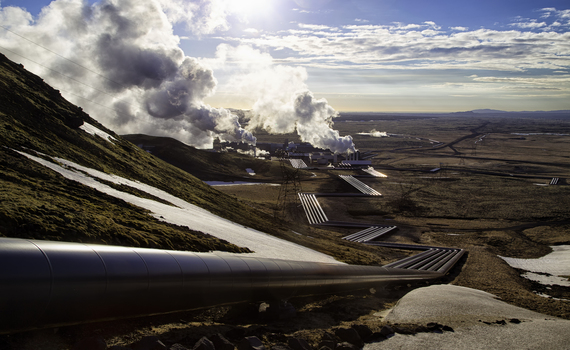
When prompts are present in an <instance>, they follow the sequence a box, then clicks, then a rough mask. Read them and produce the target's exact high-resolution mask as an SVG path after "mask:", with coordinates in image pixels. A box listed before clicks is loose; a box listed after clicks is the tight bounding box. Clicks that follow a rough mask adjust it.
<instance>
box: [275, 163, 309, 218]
mask: <svg viewBox="0 0 570 350" xmlns="http://www.w3.org/2000/svg"><path fill="white" fill-rule="evenodd" d="M279 163H280V166H281V175H282V181H281V186H280V187H279V197H278V198H277V207H276V209H275V212H274V217H281V218H283V219H285V218H289V219H296V218H298V216H299V212H300V208H301V200H300V199H299V193H300V192H302V191H303V189H302V188H301V177H300V174H299V169H298V168H294V167H292V166H291V164H290V162H289V159H287V158H285V157H284V156H283V155H281V158H280V159H279Z"/></svg>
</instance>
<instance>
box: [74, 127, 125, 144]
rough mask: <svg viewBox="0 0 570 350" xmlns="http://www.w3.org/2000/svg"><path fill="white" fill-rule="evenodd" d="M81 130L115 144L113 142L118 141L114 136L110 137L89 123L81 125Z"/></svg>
mask: <svg viewBox="0 0 570 350" xmlns="http://www.w3.org/2000/svg"><path fill="white" fill-rule="evenodd" d="M79 128H80V129H82V130H83V131H85V132H86V133H88V134H91V135H94V136H99V137H101V138H103V139H104V140H107V141H109V142H111V143H113V142H112V141H117V139H116V138H114V137H113V136H111V135H109V134H108V133H106V132H104V131H102V130H99V129H98V128H97V127H95V126H93V125H91V124H89V123H86V122H83V125H81V126H80V127H79Z"/></svg>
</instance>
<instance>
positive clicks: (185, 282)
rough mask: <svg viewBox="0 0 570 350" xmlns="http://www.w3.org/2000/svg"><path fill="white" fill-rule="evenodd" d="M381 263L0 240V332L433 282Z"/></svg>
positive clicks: (433, 274)
mask: <svg viewBox="0 0 570 350" xmlns="http://www.w3.org/2000/svg"><path fill="white" fill-rule="evenodd" d="M442 275H443V274H442V273H439V272H433V271H417V270H416V271H414V270H406V269H398V268H386V267H380V266H354V265H344V264H327V263H316V262H303V261H287V260H277V259H262V258H254V257H247V256H241V255H240V256H236V255H229V254H228V255H223V256H220V255H216V254H213V253H192V252H180V251H167V250H158V249H144V248H127V247H116V246H104V245H91V244H80V243H65V242H52V241H38V240H25V239H17V238H0V333H10V332H15V331H23V330H29V329H35V328H45V327H55V326H61V325H71V324H79V323H87V322H93V321H100V320H110V319H120V318H127V317H135V316H144V315H154V314H161V313H168V312H174V311H183V310H191V309H199V308H205V307H211V306H215V305H224V304H231V303H239V302H255V301H269V302H270V301H274V300H276V301H277V300H286V299H288V298H291V297H295V296H305V295H317V294H332V293H339V292H347V291H351V290H358V289H366V288H372V287H382V286H386V285H389V284H399V283H410V282H413V281H420V280H428V279H435V278H439V277H441V276H442Z"/></svg>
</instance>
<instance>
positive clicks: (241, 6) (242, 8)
mask: <svg viewBox="0 0 570 350" xmlns="http://www.w3.org/2000/svg"><path fill="white" fill-rule="evenodd" d="M272 2H273V1H272V0H237V1H236V0H233V1H231V2H230V4H231V6H230V9H231V11H232V12H234V13H236V14H239V15H242V16H245V17H250V16H256V15H262V14H264V13H267V12H268V10H269V9H270V8H271V4H272Z"/></svg>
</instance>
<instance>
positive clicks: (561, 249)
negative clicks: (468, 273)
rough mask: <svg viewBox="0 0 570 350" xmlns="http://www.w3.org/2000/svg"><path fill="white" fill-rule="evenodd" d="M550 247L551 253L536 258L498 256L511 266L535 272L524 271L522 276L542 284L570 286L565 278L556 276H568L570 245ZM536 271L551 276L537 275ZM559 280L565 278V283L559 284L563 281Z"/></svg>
mask: <svg viewBox="0 0 570 350" xmlns="http://www.w3.org/2000/svg"><path fill="white" fill-rule="evenodd" d="M551 248H552V250H553V251H552V253H550V254H547V255H545V256H543V257H541V258H538V259H517V258H507V257H503V256H500V258H501V259H503V260H505V261H506V262H507V263H508V264H509V265H510V266H511V267H514V268H516V269H520V270H525V271H529V272H535V274H528V273H526V274H524V275H523V276H524V277H527V278H529V279H532V280H536V281H537V282H540V283H542V284H558V285H562V286H570V283H569V282H568V280H567V279H564V278H560V279H559V277H557V276H570V245H559V246H553V247H551ZM537 273H547V274H550V275H552V276H544V275H537ZM537 276H540V277H537ZM548 277H552V278H548ZM561 280H566V283H567V284H561V283H562V282H563V281H561ZM546 282H548V283H546Z"/></svg>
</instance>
